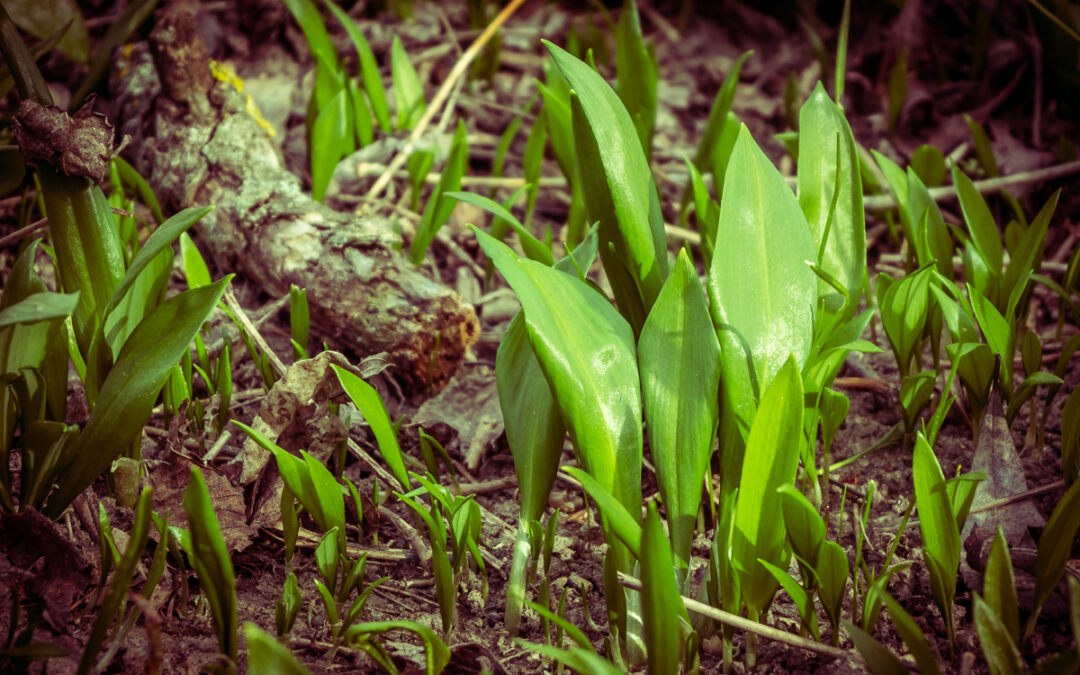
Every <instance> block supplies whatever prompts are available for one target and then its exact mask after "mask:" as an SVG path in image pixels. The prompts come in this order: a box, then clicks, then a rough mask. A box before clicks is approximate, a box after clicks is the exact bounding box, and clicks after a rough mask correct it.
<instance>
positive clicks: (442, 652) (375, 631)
mask: <svg viewBox="0 0 1080 675" xmlns="http://www.w3.org/2000/svg"><path fill="white" fill-rule="evenodd" d="M390 630H406V631H410V632H412V633H415V634H416V635H417V637H419V638H420V642H421V643H422V644H423V645H424V653H425V654H426V655H427V664H426V666H425V668H424V673H425V675H438V673H441V672H442V671H443V668H445V667H446V664H448V663H449V662H450V649H449V648H448V647H447V646H446V643H445V642H443V641H442V640H441V639H439V636H438V635H436V634H435V631H433V630H431V629H430V628H428V627H427V626H425V625H424V624H422V623H417V622H416V621H371V622H368V623H358V624H356V625H355V626H352V627H351V628H349V629H348V632H347V634H346V635H347V637H348V640H349V641H350V642H351V641H355V640H357V639H358V638H359V637H361V636H365V635H381V634H383V633H385V632H387V631H390Z"/></svg>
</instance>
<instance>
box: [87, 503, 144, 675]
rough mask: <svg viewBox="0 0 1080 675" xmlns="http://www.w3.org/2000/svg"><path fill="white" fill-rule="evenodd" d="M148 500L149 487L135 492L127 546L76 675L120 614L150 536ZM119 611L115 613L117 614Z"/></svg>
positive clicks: (94, 655) (89, 665)
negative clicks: (137, 492)
mask: <svg viewBox="0 0 1080 675" xmlns="http://www.w3.org/2000/svg"><path fill="white" fill-rule="evenodd" d="M151 507H152V501H151V496H150V488H149V487H146V488H144V489H143V491H142V494H141V495H140V496H139V503H138V507H137V508H136V509H135V522H134V524H133V525H132V527H131V531H130V532H129V533H128V540H127V541H128V544H127V548H125V549H124V555H123V556H121V558H120V560H119V561H118V562H117V564H116V571H115V572H114V573H113V576H112V583H110V584H109V590H108V591H107V592H106V594H105V597H104V599H103V600H102V602H101V606H100V607H99V608H98V610H97V618H96V619H95V620H94V627H93V628H92V629H91V631H90V636H89V637H88V638H87V639H86V647H85V649H84V650H83V655H82V658H81V659H80V660H79V669H78V671H77V672H78V673H79V675H83V674H84V673H89V672H90V671H91V669H92V668H93V666H94V663H95V662H96V660H97V656H98V652H99V651H100V650H101V645H102V643H103V642H104V641H105V636H106V635H107V634H108V632H109V626H110V625H112V623H113V620H114V619H116V618H120V617H123V616H124V612H123V607H124V606H125V605H126V602H127V596H128V593H129V592H131V579H132V577H134V576H135V568H136V566H137V565H138V564H139V560H141V559H142V554H143V549H144V548H145V547H146V542H147V540H148V539H149V536H150V523H151V519H150V514H151ZM117 612H119V617H118V615H117Z"/></svg>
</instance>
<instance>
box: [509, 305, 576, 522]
mask: <svg viewBox="0 0 1080 675" xmlns="http://www.w3.org/2000/svg"><path fill="white" fill-rule="evenodd" d="M495 378H496V381H497V382H498V385H499V387H498V389H499V405H500V406H501V408H502V413H503V419H504V420H505V421H506V440H507V443H508V444H509V445H510V452H511V453H512V454H513V456H514V469H515V471H516V472H517V478H518V487H519V489H520V490H521V519H522V521H530V520H539V518H540V516H542V515H543V513H544V510H545V509H546V508H547V503H548V495H549V494H550V492H551V486H552V485H553V484H554V482H555V474H556V472H557V471H558V469H559V457H560V456H561V455H562V447H563V439H564V438H566V428H565V427H564V426H563V423H562V420H561V419H560V417H559V408H558V406H557V405H556V403H555V399H554V397H552V395H551V389H550V388H549V387H548V383H547V380H546V379H544V371H543V370H542V369H541V368H540V362H539V361H537V360H536V356H535V355H534V354H533V349H532V345H531V344H530V343H529V334H528V332H527V330H526V328H525V317H524V315H523V314H520V313H519V314H518V315H517V316H515V317H514V319H513V320H512V321H511V322H510V326H509V327H508V328H507V329H506V333H504V334H503V339H502V342H501V343H500V344H499V351H498V353H497V354H496V355H495Z"/></svg>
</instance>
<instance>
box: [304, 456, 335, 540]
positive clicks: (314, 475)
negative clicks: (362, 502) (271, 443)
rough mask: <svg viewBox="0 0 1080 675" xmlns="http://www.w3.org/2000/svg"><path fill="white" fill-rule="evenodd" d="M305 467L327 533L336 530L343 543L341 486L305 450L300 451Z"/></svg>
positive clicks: (328, 471) (322, 465)
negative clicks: (323, 518) (324, 519)
mask: <svg viewBox="0 0 1080 675" xmlns="http://www.w3.org/2000/svg"><path fill="white" fill-rule="evenodd" d="M300 456H301V457H303V458H304V464H305V466H306V467H307V474H308V477H309V478H310V480H311V484H312V486H313V487H314V489H315V495H316V497H317V498H318V500H319V505H320V507H321V509H322V512H323V516H324V517H325V518H326V529H327V531H329V530H331V529H333V528H335V527H336V528H337V529H338V537H339V538H340V543H342V544H344V543H345V495H344V494H343V493H342V491H341V484H340V483H338V482H337V479H336V478H334V476H333V474H331V473H330V470H329V469H327V468H326V465H325V464H323V463H322V462H320V461H319V460H317V459H315V458H314V457H312V456H311V455H310V454H308V453H307V451H305V450H301V451H300Z"/></svg>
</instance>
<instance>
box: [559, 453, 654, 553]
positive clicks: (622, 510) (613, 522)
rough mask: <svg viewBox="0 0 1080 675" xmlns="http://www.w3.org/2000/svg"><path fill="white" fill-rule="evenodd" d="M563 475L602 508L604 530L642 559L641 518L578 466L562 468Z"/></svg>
mask: <svg viewBox="0 0 1080 675" xmlns="http://www.w3.org/2000/svg"><path fill="white" fill-rule="evenodd" d="M562 471H563V473H565V474H567V475H568V476H570V477H571V478H573V479H574V480H576V481H577V482H579V483H581V487H583V488H585V492H587V493H588V495H589V496H590V497H592V498H593V501H595V502H596V505H597V506H598V507H599V508H600V514H601V515H602V516H603V517H604V528H605V529H606V530H610V531H611V532H612V533H613V534H614V535H615V536H616V537H618V538H619V541H621V542H622V543H624V544H626V547H627V548H629V549H630V552H631V553H633V554H634V557H635V558H640V557H641V546H642V540H641V537H642V533H641V525H640V524H639V523H638V519H639V516H637V515H635V513H634V512H633V511H631V510H630V509H628V508H627V507H626V506H625V505H624V504H622V503H620V502H619V500H618V499H616V498H615V495H613V494H612V493H611V492H610V491H609V490H608V489H607V488H605V487H604V486H603V485H602V484H601V482H600V481H599V480H597V479H596V478H593V477H592V476H590V475H589V474H587V473H585V472H584V471H582V470H581V469H579V468H577V467H576V466H564V467H562Z"/></svg>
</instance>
